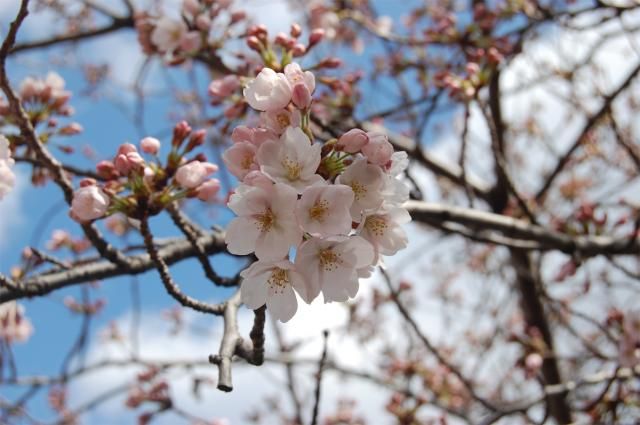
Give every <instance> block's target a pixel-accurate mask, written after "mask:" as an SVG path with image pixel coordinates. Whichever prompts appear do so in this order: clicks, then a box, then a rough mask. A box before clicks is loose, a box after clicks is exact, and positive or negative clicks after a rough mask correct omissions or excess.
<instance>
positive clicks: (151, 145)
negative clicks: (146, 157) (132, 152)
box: [140, 137, 160, 155]
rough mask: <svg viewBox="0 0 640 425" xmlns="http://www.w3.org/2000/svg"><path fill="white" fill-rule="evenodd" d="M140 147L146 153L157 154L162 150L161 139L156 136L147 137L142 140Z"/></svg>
mask: <svg viewBox="0 0 640 425" xmlns="http://www.w3.org/2000/svg"><path fill="white" fill-rule="evenodd" d="M140 149H141V150H142V152H144V153H148V154H151V155H156V154H157V153H158V151H159V150H160V140H158V139H156V138H155V137H145V138H144V139H142V140H140Z"/></svg>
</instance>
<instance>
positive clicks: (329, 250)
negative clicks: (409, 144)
mask: <svg viewBox="0 0 640 425" xmlns="http://www.w3.org/2000/svg"><path fill="white" fill-rule="evenodd" d="M283 71H284V72H282V73H280V72H276V71H274V70H273V69H270V68H263V69H262V70H261V71H260V73H259V74H258V75H257V77H256V78H255V79H253V80H251V81H249V82H248V83H247V84H246V86H245V88H244V97H245V100H246V102H247V103H248V104H249V105H250V106H251V107H252V108H254V109H256V110H258V111H260V125H259V126H258V127H255V128H250V127H246V126H239V127H237V128H236V129H235V130H234V131H233V133H232V140H233V142H234V143H233V145H232V146H231V147H230V148H229V149H228V150H227V151H226V152H225V153H224V155H223V159H224V162H225V164H226V166H227V168H228V169H229V171H230V172H231V173H232V174H233V175H234V176H235V177H237V178H238V179H239V180H240V181H241V183H240V185H239V186H238V187H237V189H236V190H235V193H233V194H232V195H231V197H230V199H229V203H228V206H229V208H230V209H231V210H232V211H233V212H234V213H235V214H236V215H237V216H238V217H237V218H235V219H233V220H232V221H231V223H230V224H229V226H228V228H227V233H226V242H227V247H228V250H229V252H231V253H233V254H239V255H246V254H252V253H253V254H255V255H256V257H257V258H258V261H257V262H255V263H253V264H252V265H251V266H250V267H249V268H247V269H246V270H244V271H243V272H242V273H241V276H242V277H243V281H242V287H241V293H242V300H243V302H244V303H245V304H246V305H247V306H249V307H250V308H253V309H257V308H259V307H261V306H262V305H264V304H265V303H266V305H267V308H268V309H269V310H270V312H271V314H272V315H273V316H274V317H276V318H277V319H279V320H280V321H283V322H286V321H288V320H289V319H291V317H293V315H294V314H295V312H296V310H297V300H296V296H295V292H297V293H298V294H299V295H300V297H301V298H302V299H303V300H304V301H305V302H307V303H311V301H313V300H314V299H315V298H316V297H317V296H318V295H319V294H320V292H322V294H323V297H324V301H325V302H331V301H346V300H348V299H349V298H352V297H354V296H355V295H356V293H357V292H358V286H359V283H358V280H359V278H360V277H366V276H369V275H370V273H371V271H372V269H373V267H374V266H375V265H377V264H378V263H379V262H380V260H381V256H383V255H394V254H395V253H396V252H397V251H398V250H400V249H402V248H404V247H405V246H406V244H407V236H406V234H405V232H404V230H403V229H402V224H405V223H407V222H409V221H410V217H409V214H408V212H407V211H406V210H405V209H403V208H402V204H403V203H404V202H405V201H406V200H407V199H408V196H409V190H408V187H407V186H406V185H405V184H404V183H403V182H402V181H401V180H400V177H401V175H402V173H403V171H404V169H405V168H406V167H407V165H408V158H407V155H406V153H405V152H394V149H393V146H392V145H391V143H390V142H389V141H388V140H387V138H386V136H385V135H384V134H381V133H377V132H365V131H364V130H361V129H352V130H350V131H348V132H346V133H345V134H343V135H342V136H341V137H340V138H339V139H332V140H330V141H328V142H326V143H324V144H321V143H319V142H316V141H315V137H314V136H313V131H312V128H311V127H310V125H309V121H310V118H309V117H310V106H311V102H312V99H311V95H312V94H313V92H314V90H315V76H314V75H313V73H311V72H310V71H303V70H302V69H301V68H300V66H299V65H298V64H296V63H290V64H288V65H287V66H286V67H285V68H284V70H283Z"/></svg>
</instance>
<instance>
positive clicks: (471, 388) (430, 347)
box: [380, 268, 499, 411]
mask: <svg viewBox="0 0 640 425" xmlns="http://www.w3.org/2000/svg"><path fill="white" fill-rule="evenodd" d="M380 272H381V273H382V276H383V277H384V281H385V283H386V284H387V288H388V289H389V293H390V294H391V300H392V301H393V302H394V304H395V305H396V307H397V308H398V311H399V312H400V314H401V315H402V317H403V318H404V320H405V321H406V322H407V323H408V324H409V326H410V327H411V329H413V331H414V333H415V334H416V336H417V337H418V338H419V339H420V341H421V342H422V344H423V345H424V347H425V348H426V349H427V350H429V352H430V353H431V354H433V355H434V356H435V358H436V360H437V361H438V362H439V363H440V364H442V365H443V366H445V367H446V368H447V369H448V370H449V371H450V372H451V373H452V374H453V375H455V376H456V378H458V380H459V381H460V382H461V383H462V385H464V387H465V389H466V390H467V392H468V393H469V395H470V396H471V397H472V398H473V399H474V400H476V401H478V402H479V403H480V404H482V405H483V406H484V407H486V408H487V409H489V410H492V411H497V410H499V409H497V408H496V407H495V406H493V404H491V403H490V402H489V401H487V400H485V399H484V398H482V397H480V396H479V395H478V394H476V392H475V390H474V385H473V383H472V382H471V381H469V380H468V379H467V378H466V377H465V376H464V375H463V374H462V372H460V370H458V368H457V367H456V366H454V365H453V364H452V363H451V362H449V360H447V359H446V358H445V357H444V356H443V355H442V354H440V351H438V349H437V348H436V347H435V346H434V345H433V344H432V343H431V341H430V340H429V338H427V336H426V335H425V334H424V333H423V332H422V331H421V330H420V327H418V324H417V323H416V321H415V320H414V319H413V317H412V316H411V313H409V311H408V310H407V308H406V307H405V306H404V304H403V303H402V301H400V297H399V296H398V291H397V290H396V289H394V287H393V285H392V283H391V277H390V276H389V274H388V273H387V272H386V270H384V269H383V268H380Z"/></svg>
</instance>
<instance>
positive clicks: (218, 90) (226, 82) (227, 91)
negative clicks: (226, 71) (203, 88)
mask: <svg viewBox="0 0 640 425" xmlns="http://www.w3.org/2000/svg"><path fill="white" fill-rule="evenodd" d="M239 87H240V79H239V78H238V76H237V75H227V76H226V77H224V78H220V79H218V80H214V81H212V82H211V84H209V94H210V95H211V96H216V97H228V96H231V94H233V92H235V91H236V90H237V89H238V88H239Z"/></svg>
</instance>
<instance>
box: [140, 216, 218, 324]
mask: <svg viewBox="0 0 640 425" xmlns="http://www.w3.org/2000/svg"><path fill="white" fill-rule="evenodd" d="M140 233H142V237H143V238H144V244H145V246H146V247H147V252H149V256H150V257H151V260H152V261H153V263H154V264H155V266H156V269H157V270H158V274H160V279H161V280H162V283H163V284H164V287H165V289H166V290H167V292H168V293H169V295H171V296H172V297H173V298H174V299H175V300H176V301H178V302H179V303H180V304H182V305H183V306H185V307H189V308H192V309H193V310H196V311H200V312H202V313H210V314H215V315H221V314H223V313H224V312H225V310H226V309H225V307H224V304H208V303H205V302H203V301H199V300H196V299H195V298H192V297H190V296H188V295H186V294H184V293H183V292H182V291H181V290H180V287H179V286H178V284H177V283H176V282H175V281H174V280H173V278H172V277H171V273H170V272H169V267H168V266H167V264H166V263H165V262H164V260H163V259H162V257H161V256H160V255H159V254H158V248H156V246H155V245H154V243H153V236H152V235H151V231H150V230H149V220H148V219H147V217H143V218H142V220H140Z"/></svg>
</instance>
